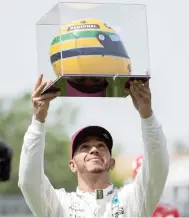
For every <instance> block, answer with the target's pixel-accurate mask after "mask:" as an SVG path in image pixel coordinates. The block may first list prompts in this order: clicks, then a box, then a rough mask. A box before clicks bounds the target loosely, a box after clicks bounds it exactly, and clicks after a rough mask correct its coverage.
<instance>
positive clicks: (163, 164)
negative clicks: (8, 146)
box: [18, 75, 169, 218]
mask: <svg viewBox="0 0 189 218" xmlns="http://www.w3.org/2000/svg"><path fill="white" fill-rule="evenodd" d="M48 84H49V83H47V82H43V75H41V76H40V77H39V79H38V81H37V83H36V86H35V88H34V91H33V94H32V102H33V106H34V116H33V119H32V123H31V125H30V126H29V128H28V130H27V132H26V134H25V137H24V143H23V147H22V152H21V158H20V169H19V183H18V184H19V187H20V189H21V191H22V193H23V195H24V198H25V200H26V202H27V204H28V206H29V208H30V209H31V211H32V212H33V214H34V215H35V216H38V217H41V216H44V217H86V218H87V217H119V218H120V217H150V216H151V215H152V213H153V211H154V209H155V207H156V205H157V203H158V201H159V199H160V196H161V194H162V191H163V189H164V185H165V182H166V178H167V174H168V167H169V164H168V163H169V162H168V152H167V147H166V138H165V136H164V134H163V131H162V127H161V125H160V124H159V123H158V121H157V120H156V118H155V115H154V113H153V112H152V108H151V93H150V88H149V82H146V83H145V84H142V82H139V81H138V82H137V81H133V82H131V83H130V88H129V89H127V90H126V91H127V92H128V93H129V94H130V96H131V98H132V100H133V104H134V106H135V108H136V109H137V111H138V112H139V114H140V117H141V128H142V135H143V140H144V151H145V152H144V164H143V167H142V169H141V171H140V173H138V175H137V178H136V180H135V182H134V183H133V184H131V186H132V187H129V188H128V186H124V187H123V188H121V189H119V190H118V189H117V188H116V187H113V185H112V184H111V183H110V179H109V173H110V170H111V169H113V168H114V165H115V161H114V159H113V158H112V156H111V149H112V146H113V140H112V137H111V135H110V133H109V132H108V131H107V130H105V129H104V128H102V127H95V126H92V127H86V128H84V129H83V130H80V131H78V132H77V133H76V134H75V135H74V136H73V137H72V144H71V148H72V152H71V159H70V162H69V166H70V169H71V170H72V172H74V173H75V174H76V175H77V179H78V187H77V190H76V192H73V193H67V192H66V191H65V189H60V190H55V189H54V187H53V186H52V185H51V183H50V181H49V180H48V178H47V177H46V175H45V173H44V166H43V159H44V157H43V156H44V148H45V121H46V117H47V113H48V108H49V104H50V101H52V100H53V99H55V98H56V97H57V96H59V94H60V93H54V94H53V93H51V94H45V95H41V92H42V90H43V89H44V88H45V87H46V86H47V85H48ZM52 146H53V145H52ZM123 164H124V163H123ZM63 173H64V172H63ZM63 173H62V175H64V174H63Z"/></svg>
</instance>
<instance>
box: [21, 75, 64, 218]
mask: <svg viewBox="0 0 189 218" xmlns="http://www.w3.org/2000/svg"><path fill="white" fill-rule="evenodd" d="M45 85H46V83H44V84H42V76H41V77H40V78H39V79H38V82H37V84H36V87H35V89H34V93H33V95H32V100H33V104H34V111H35V112H34V116H33V119H32V123H31V125H30V126H29V128H28V130H27V132H26V134H25V136H24V143H23V146H22V151H21V156H20V166H19V181H18V186H19V187H20V189H21V191H22V193H23V196H24V198H25V200H26V203H27V204H28V206H29V208H30V210H31V211H32V213H33V214H34V215H35V216H37V217H42V216H43V217H57V216H58V217H60V216H62V217H63V216H66V214H65V212H66V210H65V209H64V208H63V207H62V205H61V202H63V203H64V202H66V193H65V191H56V190H55V189H54V188H53V186H52V185H51V183H50V182H49V180H48V178H47V177H46V175H45V173H44V149H45V133H46V130H45V119H46V116H47V110H48V106H49V102H50V100H52V99H54V98H55V97H56V96H55V94H48V96H47V95H46V96H45V95H44V96H40V93H41V91H42V90H43V88H44V87H45ZM52 146H53V145H52Z"/></svg>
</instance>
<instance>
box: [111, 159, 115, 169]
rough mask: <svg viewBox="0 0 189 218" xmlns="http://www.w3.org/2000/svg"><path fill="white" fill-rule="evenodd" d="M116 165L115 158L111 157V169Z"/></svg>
mask: <svg viewBox="0 0 189 218" xmlns="http://www.w3.org/2000/svg"><path fill="white" fill-rule="evenodd" d="M114 167H115V159H114V158H112V159H111V163H110V168H111V170H113V169H114Z"/></svg>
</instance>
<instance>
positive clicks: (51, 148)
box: [0, 93, 78, 194]
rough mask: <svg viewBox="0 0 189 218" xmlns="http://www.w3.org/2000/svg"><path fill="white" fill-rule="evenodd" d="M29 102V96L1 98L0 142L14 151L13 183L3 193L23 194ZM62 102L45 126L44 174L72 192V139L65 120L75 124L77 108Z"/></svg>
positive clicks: (30, 106) (30, 113)
mask: <svg viewBox="0 0 189 218" xmlns="http://www.w3.org/2000/svg"><path fill="white" fill-rule="evenodd" d="M30 99H31V98H30V94H27V93H26V94H24V95H23V96H21V97H18V98H15V99H9V100H7V99H0V103H1V108H0V139H1V140H4V141H6V142H7V143H8V144H10V145H11V147H12V148H13V152H14V155H13V162H12V173H11V180H10V181H9V182H6V183H1V186H0V193H2V194H13V193H15V194H16V193H20V189H19V188H18V168H19V159H20V152H21V146H22V143H23V137H24V134H25V132H26V130H27V128H28V126H29V124H30V122H31V118H32V112H33V111H32V104H31V101H30ZM61 100H62V99H61ZM63 103H64V102H63ZM63 103H62V104H60V106H59V107H58V108H56V107H55V108H54V109H53V110H50V113H49V116H50V119H49V120H50V122H47V124H46V128H47V135H46V148H45V173H46V174H47V176H48V177H49V179H50V181H51V183H52V184H53V185H54V186H55V188H60V187H65V188H66V190H67V191H73V190H74V189H75V187H76V178H75V176H74V175H73V174H72V173H71V171H70V169H69V168H68V161H69V147H70V139H69V138H68V136H67V132H66V130H67V128H66V125H67V123H66V122H64V120H65V119H64V117H66V118H67V119H66V121H67V122H68V123H72V124H74V122H75V120H76V117H77V110H78V109H77V108H73V107H72V106H70V105H69V104H63ZM62 108H63V109H62ZM34 179H35V178H34Z"/></svg>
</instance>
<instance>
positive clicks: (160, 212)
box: [132, 155, 181, 217]
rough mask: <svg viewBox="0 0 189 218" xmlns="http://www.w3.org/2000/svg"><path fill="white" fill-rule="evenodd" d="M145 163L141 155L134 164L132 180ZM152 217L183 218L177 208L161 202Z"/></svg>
mask: <svg viewBox="0 0 189 218" xmlns="http://www.w3.org/2000/svg"><path fill="white" fill-rule="evenodd" d="M142 162H143V155H139V156H138V157H137V158H136V159H135V160H134V161H133V163H132V179H133V181H134V180H135V178H136V176H137V174H138V172H139V170H140V168H141V166H142ZM152 217H181V215H180V211H179V210H178V208H177V207H175V206H174V205H172V204H170V203H166V202H164V201H162V200H161V201H160V202H159V204H158V206H157V207H156V209H155V211H154V213H153V214H152Z"/></svg>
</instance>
